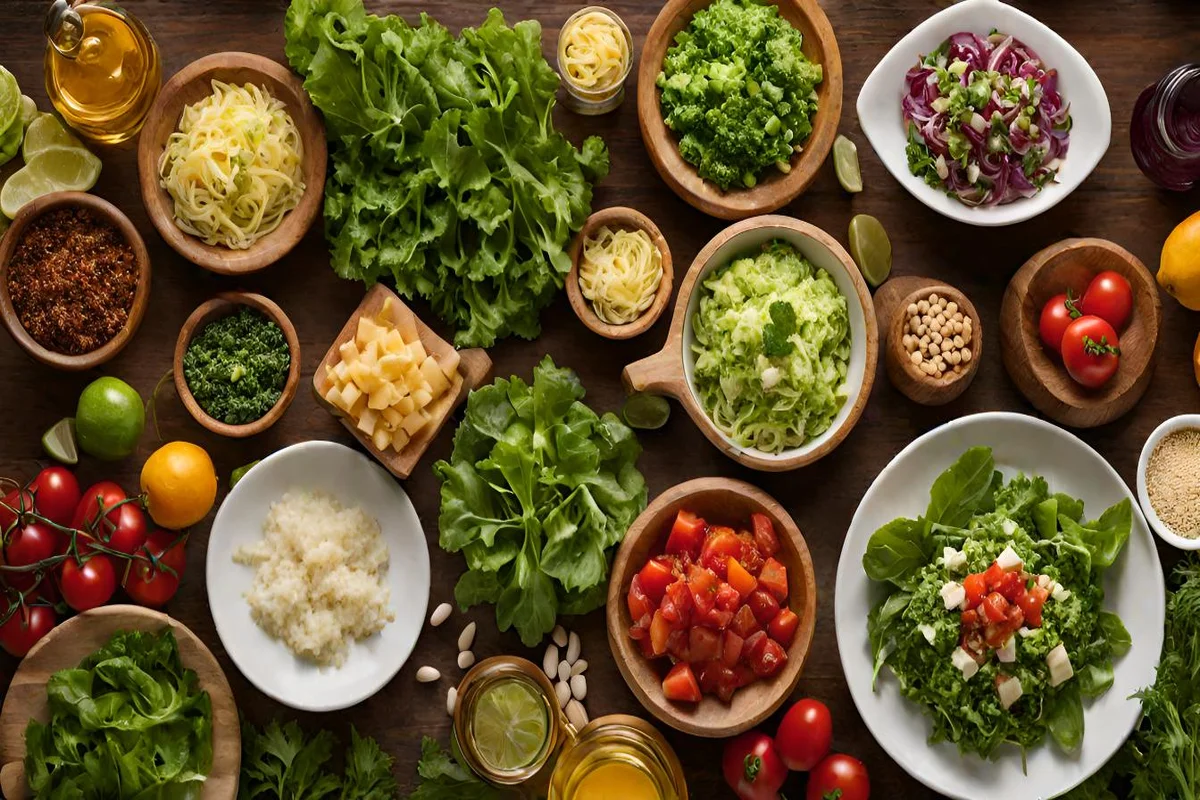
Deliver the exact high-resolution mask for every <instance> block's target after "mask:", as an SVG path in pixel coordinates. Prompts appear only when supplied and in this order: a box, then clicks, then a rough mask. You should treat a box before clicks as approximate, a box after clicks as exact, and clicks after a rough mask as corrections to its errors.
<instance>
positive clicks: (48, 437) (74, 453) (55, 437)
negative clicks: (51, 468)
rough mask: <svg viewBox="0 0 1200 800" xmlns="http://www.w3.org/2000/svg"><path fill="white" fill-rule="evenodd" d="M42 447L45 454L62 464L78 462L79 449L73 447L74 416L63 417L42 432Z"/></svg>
mask: <svg viewBox="0 0 1200 800" xmlns="http://www.w3.org/2000/svg"><path fill="white" fill-rule="evenodd" d="M42 449H43V450H45V451H46V455H48V456H50V457H51V458H53V459H54V460H55V461H60V462H62V463H63V464H78V463H79V450H78V448H76V447H75V418H74V417H63V418H62V419H60V420H59V421H58V422H56V423H54V425H52V426H51V427H50V430H48V431H46V432H45V433H43V434H42Z"/></svg>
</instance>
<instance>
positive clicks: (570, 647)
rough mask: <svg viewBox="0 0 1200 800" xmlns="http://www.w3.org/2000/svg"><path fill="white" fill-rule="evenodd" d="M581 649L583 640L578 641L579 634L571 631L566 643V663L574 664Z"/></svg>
mask: <svg viewBox="0 0 1200 800" xmlns="http://www.w3.org/2000/svg"><path fill="white" fill-rule="evenodd" d="M581 650H583V642H581V641H579V634H578V633H576V632H575V631H571V637H570V639H569V640H568V644H567V663H568V664H574V663H575V662H576V661H578V660H579V652H580V651H581Z"/></svg>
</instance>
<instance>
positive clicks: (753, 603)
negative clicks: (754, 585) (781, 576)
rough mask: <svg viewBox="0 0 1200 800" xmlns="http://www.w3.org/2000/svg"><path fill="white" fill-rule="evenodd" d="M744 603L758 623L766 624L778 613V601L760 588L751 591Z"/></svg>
mask: <svg viewBox="0 0 1200 800" xmlns="http://www.w3.org/2000/svg"><path fill="white" fill-rule="evenodd" d="M746 605H748V606H750V610H751V611H752V612H754V618H755V619H756V620H758V624H759V625H766V624H767V623H768V622H770V621H771V620H773V619H775V615H776V614H778V613H779V601H778V600H776V599H775V598H774V597H773V596H772V595H769V594H767V593H766V592H764V591H763V590H762V589H758V590H756V591H754V592H753V593H751V595H750V597H749V599H748V600H747V601H746Z"/></svg>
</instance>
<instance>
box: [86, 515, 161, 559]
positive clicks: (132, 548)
mask: <svg viewBox="0 0 1200 800" xmlns="http://www.w3.org/2000/svg"><path fill="white" fill-rule="evenodd" d="M104 516H105V518H104V520H101V521H100V522H99V523H97V524H96V527H95V530H94V531H93V532H92V535H91V537H90V538H89V539H88V540H85V539H84V538H83V537H80V540H79V541H80V546H79V553H80V555H86V554H87V553H90V552H91V551H92V550H93V549H94V548H92V547H91V546H90V541H91V540H92V539H94V540H95V541H98V542H99V543H100V544H102V545H104V546H105V547H107V548H109V549H110V550H117V551H119V552H122V553H128V554H130V555H132V554H134V553H136V552H137V551H138V550H139V549H141V547H142V545H144V544H145V543H146V535H147V529H148V527H149V524H148V523H147V521H146V512H145V511H142V509H141V508H139V507H138V506H137V505H136V504H135V503H125V504H124V505H122V506H121V507H120V508H118V509H116V510H115V511H110V512H108V513H107V514H105V515H104ZM113 517H116V522H115V523H112V520H113ZM110 523H112V524H110Z"/></svg>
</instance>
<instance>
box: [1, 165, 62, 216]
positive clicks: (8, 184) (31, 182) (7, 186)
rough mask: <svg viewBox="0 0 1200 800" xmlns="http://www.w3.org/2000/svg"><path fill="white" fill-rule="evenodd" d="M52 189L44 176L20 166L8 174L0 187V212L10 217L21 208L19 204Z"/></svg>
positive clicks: (21, 204)
mask: <svg viewBox="0 0 1200 800" xmlns="http://www.w3.org/2000/svg"><path fill="white" fill-rule="evenodd" d="M54 190H55V189H54V187H53V186H51V185H50V183H49V182H48V181H47V180H46V179H45V178H43V177H41V176H40V175H36V174H34V173H32V172H30V171H29V170H28V169H26V168H25V167H21V168H20V169H19V170H17V171H16V172H14V173H13V174H12V175H10V176H9V178H8V180H7V181H5V182H4V188H2V189H0V212H3V213H4V216H6V217H8V218H9V219H12V218H13V217H15V216H16V215H17V212H18V211H20V210H21V206H23V205H25V204H26V203H28V202H29V201H30V200H33V199H34V198H36V197H41V196H42V195H44V194H50V192H53V191H54Z"/></svg>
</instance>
